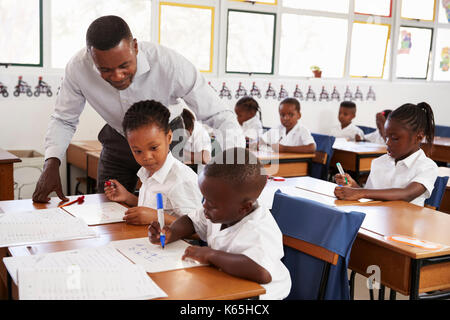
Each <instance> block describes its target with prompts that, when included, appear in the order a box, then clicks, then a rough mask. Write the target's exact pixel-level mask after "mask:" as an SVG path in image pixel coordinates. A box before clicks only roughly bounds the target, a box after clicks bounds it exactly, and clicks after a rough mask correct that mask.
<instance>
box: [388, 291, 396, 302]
mask: <svg viewBox="0 0 450 320" xmlns="http://www.w3.org/2000/svg"><path fill="white" fill-rule="evenodd" d="M396 299H397V292H395V291H394V290H392V289H391V292H390V293H389V300H396Z"/></svg>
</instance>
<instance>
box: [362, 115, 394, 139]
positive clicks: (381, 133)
mask: <svg viewBox="0 0 450 320" xmlns="http://www.w3.org/2000/svg"><path fill="white" fill-rule="evenodd" d="M391 112H392V110H390V109H386V110H384V111H381V112H378V113H377V114H376V116H375V122H376V124H377V130H375V131H374V132H371V133H369V134H366V135H364V140H365V141H369V142H373V143H377V144H385V143H386V132H385V129H384V124H385V123H386V119H387V117H388V116H389V114H390V113H391Z"/></svg>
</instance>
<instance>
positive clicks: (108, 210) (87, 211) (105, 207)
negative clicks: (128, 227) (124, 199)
mask: <svg viewBox="0 0 450 320" xmlns="http://www.w3.org/2000/svg"><path fill="white" fill-rule="evenodd" d="M64 210H66V211H67V212H69V213H70V214H71V215H73V216H75V217H77V218H80V219H83V220H84V221H85V222H86V223H87V224H88V225H90V226H92V225H98V224H106V223H114V222H124V220H123V217H124V215H125V212H126V211H127V210H128V208H127V207H125V206H123V205H121V204H120V203H117V202H101V203H96V204H84V203H83V204H80V205H72V206H67V207H64Z"/></svg>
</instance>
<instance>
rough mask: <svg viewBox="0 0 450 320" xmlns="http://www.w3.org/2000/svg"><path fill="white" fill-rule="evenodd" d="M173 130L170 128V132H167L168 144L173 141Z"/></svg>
mask: <svg viewBox="0 0 450 320" xmlns="http://www.w3.org/2000/svg"><path fill="white" fill-rule="evenodd" d="M172 138H173V137H172V130H169V132H168V133H167V142H168V144H171V143H172Z"/></svg>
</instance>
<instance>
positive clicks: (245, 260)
mask: <svg viewBox="0 0 450 320" xmlns="http://www.w3.org/2000/svg"><path fill="white" fill-rule="evenodd" d="M185 258H192V259H194V260H197V261H199V262H201V263H209V264H212V265H214V266H216V267H217V268H219V269H222V270H223V271H224V272H226V273H228V274H231V275H233V276H236V277H239V278H244V279H248V280H251V281H255V282H257V283H262V284H264V283H269V282H270V281H272V276H271V275H270V273H269V272H268V271H267V270H266V269H264V268H263V267H261V266H260V265H259V264H257V263H256V262H254V261H253V260H252V259H250V258H249V257H247V256H246V255H243V254H234V253H228V252H225V251H220V250H214V249H211V248H209V247H198V246H190V247H188V248H186V251H185V252H184V255H183V257H182V259H185Z"/></svg>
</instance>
